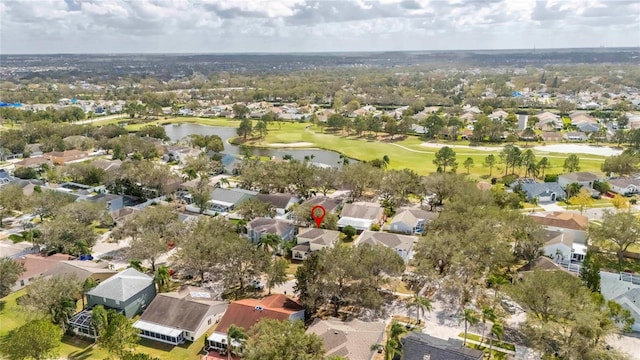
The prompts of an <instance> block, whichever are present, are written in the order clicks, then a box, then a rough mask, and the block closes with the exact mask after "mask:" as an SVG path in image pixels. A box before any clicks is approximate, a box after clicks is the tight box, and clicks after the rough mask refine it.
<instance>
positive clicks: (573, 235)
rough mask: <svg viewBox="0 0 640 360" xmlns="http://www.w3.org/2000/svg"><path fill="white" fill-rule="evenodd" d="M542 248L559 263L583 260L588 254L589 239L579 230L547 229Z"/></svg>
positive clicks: (545, 253)
mask: <svg viewBox="0 0 640 360" xmlns="http://www.w3.org/2000/svg"><path fill="white" fill-rule="evenodd" d="M542 249H543V252H544V255H546V256H548V257H550V258H552V259H553V260H554V261H555V262H557V263H566V262H569V261H582V260H584V257H585V256H586V254H587V239H586V236H582V234H580V233H578V232H573V231H557V230H545V231H544V245H543V246H542Z"/></svg>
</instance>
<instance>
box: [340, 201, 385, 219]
mask: <svg viewBox="0 0 640 360" xmlns="http://www.w3.org/2000/svg"><path fill="white" fill-rule="evenodd" d="M383 213H384V210H383V209H382V207H381V206H380V205H378V204H374V203H351V204H345V205H344V207H343V208H342V212H341V213H340V217H351V218H356V219H367V220H378V219H380V218H381V217H382V214H383Z"/></svg>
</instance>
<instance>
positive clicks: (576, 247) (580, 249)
mask: <svg viewBox="0 0 640 360" xmlns="http://www.w3.org/2000/svg"><path fill="white" fill-rule="evenodd" d="M573 252H574V253H575V254H580V255H586V254H587V246H586V245H582V244H576V243H573Z"/></svg>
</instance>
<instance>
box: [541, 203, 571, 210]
mask: <svg viewBox="0 0 640 360" xmlns="http://www.w3.org/2000/svg"><path fill="white" fill-rule="evenodd" d="M538 206H540V207H541V208H543V209H544V211H565V210H566V209H565V208H563V207H562V206H560V205H558V204H556V203H540V204H538Z"/></svg>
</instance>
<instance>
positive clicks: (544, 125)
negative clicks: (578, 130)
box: [535, 111, 564, 131]
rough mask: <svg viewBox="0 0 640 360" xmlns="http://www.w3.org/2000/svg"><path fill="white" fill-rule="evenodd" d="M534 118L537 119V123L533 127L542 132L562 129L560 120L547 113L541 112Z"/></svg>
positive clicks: (554, 115)
mask: <svg viewBox="0 0 640 360" xmlns="http://www.w3.org/2000/svg"><path fill="white" fill-rule="evenodd" d="M536 117H537V118H538V119H539V121H538V123H537V124H536V125H535V127H536V128H537V129H539V130H542V131H557V130H562V127H563V125H564V124H563V122H562V119H560V116H558V115H556V114H554V113H551V112H548V111H545V112H541V113H539V114H537V115H536Z"/></svg>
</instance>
